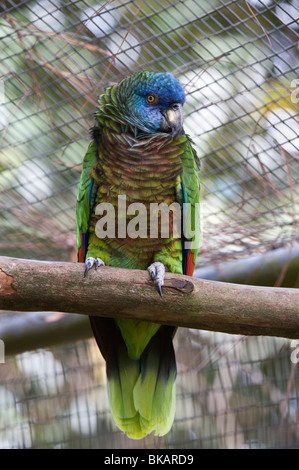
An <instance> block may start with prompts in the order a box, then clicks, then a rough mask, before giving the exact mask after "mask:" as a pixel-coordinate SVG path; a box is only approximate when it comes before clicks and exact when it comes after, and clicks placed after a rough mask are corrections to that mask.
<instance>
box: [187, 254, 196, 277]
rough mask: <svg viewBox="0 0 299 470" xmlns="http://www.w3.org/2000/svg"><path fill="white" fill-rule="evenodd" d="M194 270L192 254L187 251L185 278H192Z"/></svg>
mask: <svg viewBox="0 0 299 470" xmlns="http://www.w3.org/2000/svg"><path fill="white" fill-rule="evenodd" d="M194 268H195V264H194V253H192V251H191V250H189V252H188V257H187V264H186V274H187V276H192V274H193V271H194Z"/></svg>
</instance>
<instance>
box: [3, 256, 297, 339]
mask: <svg viewBox="0 0 299 470" xmlns="http://www.w3.org/2000/svg"><path fill="white" fill-rule="evenodd" d="M83 272H84V265H83V264H81V263H60V262H47V261H31V260H23V259H16V258H7V257H0V309H3V310H17V311H19V310H22V311H65V312H70V313H81V314H89V315H90V314H92V315H98V316H103V317H115V318H135V319H139V320H147V321H151V322H158V323H161V324H169V325H175V326H181V327H188V328H199V329H203V330H212V331H222V332H225V333H235V334H246V335H270V336H283V337H287V338H298V337H299V290H298V289H284V288H272V287H253V286H247V285H238V284H228V283H222V282H215V281H206V280H201V279H195V278H190V277H188V276H183V275H177V274H172V273H167V274H166V280H165V286H164V287H163V293H164V297H163V298H160V297H159V295H158V293H157V291H156V289H154V288H153V284H152V282H151V281H150V279H149V275H148V273H147V272H146V271H140V270H133V269H121V268H112V267H109V266H107V267H103V268H99V269H98V271H97V272H96V271H95V270H91V271H90V272H89V273H88V276H87V278H84V277H83Z"/></svg>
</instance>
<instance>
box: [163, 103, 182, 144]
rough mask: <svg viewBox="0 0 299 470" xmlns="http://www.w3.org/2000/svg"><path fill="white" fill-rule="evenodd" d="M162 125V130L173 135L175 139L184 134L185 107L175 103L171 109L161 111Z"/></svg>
mask: <svg viewBox="0 0 299 470" xmlns="http://www.w3.org/2000/svg"><path fill="white" fill-rule="evenodd" d="M161 114H162V124H161V127H160V130H161V131H162V132H167V133H169V134H171V135H172V137H173V138H175V137H177V136H178V135H180V134H182V133H183V106H182V104H181V103H173V104H172V105H170V106H169V108H167V109H164V110H163V111H161Z"/></svg>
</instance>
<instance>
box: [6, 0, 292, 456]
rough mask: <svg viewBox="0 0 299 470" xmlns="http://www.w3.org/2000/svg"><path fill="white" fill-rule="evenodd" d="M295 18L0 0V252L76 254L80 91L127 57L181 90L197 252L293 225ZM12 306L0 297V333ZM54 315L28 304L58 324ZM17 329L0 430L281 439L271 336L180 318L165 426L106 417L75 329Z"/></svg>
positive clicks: (281, 239) (285, 421) (206, 7)
mask: <svg viewBox="0 0 299 470" xmlns="http://www.w3.org/2000/svg"><path fill="white" fill-rule="evenodd" d="M298 18H299V1H298V0H289V1H283V2H282V1H272V0H265V1H260V0H248V1H234V0H212V1H211V0H210V1H205V0H184V1H168V0H154V1H147V0H138V1H137V0H136V1H122V2H121V1H117V0H110V1H107V2H99V1H92V0H86V1H85V0H83V1H81V0H80V1H73V2H68V1H62V0H41V1H39V2H37V1H22V0H20V1H11V0H6V1H2V2H1V20H0V37H1V41H0V58H1V69H0V129H1V137H0V194H1V197H0V221H1V222H0V254H1V255H6V256H15V257H21V258H31V259H43V260H63V261H74V260H75V259H76V254H75V201H76V192H77V186H78V181H79V177H80V171H81V163H82V159H83V156H84V154H85V151H86V148H87V145H88V142H89V134H88V131H89V128H90V127H91V126H92V125H93V120H94V112H95V109H96V102H97V95H98V94H99V93H101V92H102V91H103V90H104V88H105V87H107V86H109V85H111V84H114V83H116V82H118V81H119V80H120V79H121V78H123V77H125V76H127V75H129V74H131V73H133V72H136V71H139V70H143V69H147V70H153V71H167V72H169V71H170V72H172V73H173V74H175V75H176V76H177V77H178V78H179V79H180V80H181V82H182V83H183V85H184V87H185V90H186V94H187V99H186V105H185V106H184V115H185V121H184V122H185V125H184V127H185V130H186V132H187V133H188V134H189V135H190V136H191V138H192V140H193V142H194V146H195V148H196V150H197V153H198V156H199V159H200V161H201V171H200V180H201V201H202V203H201V212H202V242H201V246H200V250H199V256H198V263H197V266H198V267H201V266H208V265H210V264H212V263H217V262H219V261H225V260H233V259H236V258H241V257H244V256H251V255H253V254H257V253H264V252H266V251H268V250H271V249H273V248H277V247H280V246H292V245H293V244H294V243H296V242H298V238H299V236H298V233H299V232H298V199H299V190H298V188H299V185H298V183H299V137H298V134H299V132H298V131H299V122H298V108H299V104H298V103H299V79H298V64H299V62H298V56H299V50H298V30H299V22H298ZM18 315H19V314H18V313H16V314H14V315H12V314H11V313H10V314H5V313H4V312H3V313H2V314H1V328H2V329H0V337H1V331H3V328H4V327H5V328H6V327H8V326H9V325H10V324H12V322H14V321H15V320H16V319H17V320H18ZM55 315H56V314H54V313H53V314H50V315H46V316H44V317H42V320H39V321H40V323H41V324H42V325H44V326H45V328H46V327H47V324H49V322H52V323H53V322H57V324H58V328H59V319H58V318H57V317H56V316H55ZM61 315H63V314H61ZM58 316H59V315H58ZM26 318H27V326H28V328H29V329H30V328H31V326H32V324H33V323H34V321H35V320H32V317H30V318H29V316H28V317H24V314H22V320H23V323H22V325H23V326H22V327H20V326H19V327H18V338H21V337H22V334H23V333H24V334H25V330H26V328H25V327H26ZM37 321H38V320H37ZM3 325H4V326H3ZM22 328H23V329H24V331H23V329H22ZM15 331H17V330H15ZM87 336H88V335H87ZM20 341H21V340H20ZM53 343H54V339H53ZM35 344H36V343H35V341H34V338H33V339H32V347H31V348H29V349H32V350H31V351H18V354H14V355H11V356H6V357H5V363H3V364H0V448H24V447H25V448H43V447H48V448H133V447H134V448H180V447H181V448H189V449H193V448H269V447H270V448H271V447H275V448H276V447H282V448H286V447H295V448H298V447H299V435H298V432H299V430H298V419H299V416H298V414H299V411H298V396H297V389H298V372H297V369H296V363H297V356H296V348H295V349H294V346H296V344H297V343H296V344H295V345H294V343H290V341H289V340H287V339H282V338H267V337H243V336H231V335H226V334H220V333H217V332H214V333H213V332H203V331H196V330H187V329H180V330H179V332H178V334H177V336H176V339H175V347H176V356H177V363H178V378H177V411H176V418H175V422H174V426H173V428H172V430H171V432H170V433H169V434H168V435H166V436H164V437H162V438H157V437H154V436H148V437H147V438H145V439H143V440H141V441H132V440H129V439H127V438H126V437H125V436H124V435H123V434H122V433H121V432H120V431H118V430H117V428H116V427H115V425H114V423H113V422H112V418H111V416H110V412H109V408H108V403H107V394H106V378H105V368H104V362H103V360H102V359H101V356H100V354H99V353H98V350H97V347H96V345H95V342H94V341H93V340H92V339H86V338H85V339H81V340H79V341H76V342H73V343H70V344H69V342H68V340H67V335H66V341H65V344H63V345H62V346H53V347H48V348H41V349H35V348H36V346H35ZM27 349H28V348H27Z"/></svg>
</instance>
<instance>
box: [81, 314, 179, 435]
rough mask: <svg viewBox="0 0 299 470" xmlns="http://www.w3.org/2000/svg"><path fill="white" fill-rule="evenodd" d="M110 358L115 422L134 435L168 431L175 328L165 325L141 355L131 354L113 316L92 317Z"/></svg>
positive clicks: (172, 401) (172, 409) (171, 416)
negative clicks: (137, 357)
mask: <svg viewBox="0 0 299 470" xmlns="http://www.w3.org/2000/svg"><path fill="white" fill-rule="evenodd" d="M90 321H91V325H92V329H93V332H94V335H95V337H96V340H97V343H98V345H99V347H100V349H101V351H102V354H103V356H104V359H105V360H106V367H107V378H108V395H109V401H110V408H111V413H112V416H113V419H114V421H115V424H116V425H117V426H118V427H119V428H120V429H121V430H122V431H123V432H125V433H126V434H127V435H128V437H130V438H131V439H142V438H143V437H145V436H146V435H147V434H149V433H151V432H152V431H155V435H158V436H163V435H164V434H166V433H167V432H168V431H169V430H170V428H171V426H172V423H173V419H174V414H175V378H176V362H175V354H174V349H173V345H172V337H173V334H174V331H175V329H174V328H172V327H169V326H161V327H160V328H159V330H158V332H157V333H156V334H155V335H154V336H153V337H152V339H151V340H150V342H149V343H148V345H147V347H146V348H145V350H144V352H143V353H142V355H141V356H140V358H139V359H131V358H130V357H129V356H128V352H127V347H126V345H125V342H124V340H123V338H122V336H121V333H120V330H119V328H118V327H117V326H116V324H115V322H114V321H113V320H110V319H104V318H99V317H90Z"/></svg>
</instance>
